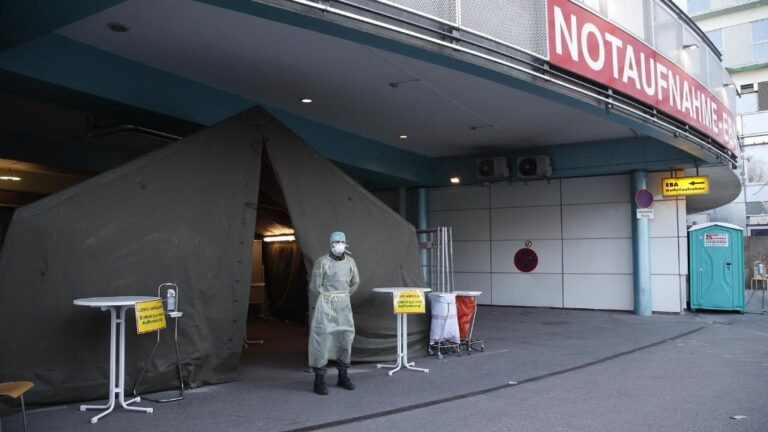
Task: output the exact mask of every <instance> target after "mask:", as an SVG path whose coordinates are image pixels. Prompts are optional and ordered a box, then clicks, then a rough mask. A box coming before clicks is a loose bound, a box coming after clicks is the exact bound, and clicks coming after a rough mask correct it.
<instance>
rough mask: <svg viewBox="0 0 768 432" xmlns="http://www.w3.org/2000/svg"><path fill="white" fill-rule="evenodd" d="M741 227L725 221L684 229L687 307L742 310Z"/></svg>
mask: <svg viewBox="0 0 768 432" xmlns="http://www.w3.org/2000/svg"><path fill="white" fill-rule="evenodd" d="M743 237H744V230H743V229H741V228H740V227H738V226H736V225H731V224H726V223H717V222H716V223H708V224H702V225H695V226H694V227H692V228H691V229H690V230H688V248H689V251H690V264H689V266H690V275H691V298H690V301H691V309H692V310H694V311H695V310H696V309H719V310H734V311H741V312H744V238H743Z"/></svg>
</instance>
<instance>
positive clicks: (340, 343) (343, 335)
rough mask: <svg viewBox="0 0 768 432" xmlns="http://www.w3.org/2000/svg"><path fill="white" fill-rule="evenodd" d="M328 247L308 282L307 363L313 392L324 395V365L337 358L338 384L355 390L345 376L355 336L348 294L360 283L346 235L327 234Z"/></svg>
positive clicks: (318, 260)
mask: <svg viewBox="0 0 768 432" xmlns="http://www.w3.org/2000/svg"><path fill="white" fill-rule="evenodd" d="M330 246H331V251H330V253H328V254H327V255H323V256H321V257H320V258H318V259H317V261H315V265H314V267H313V268H312V277H311V280H310V282H309V304H310V307H314V313H313V314H312V318H311V320H312V321H311V322H312V328H311V329H310V332H309V366H310V367H311V368H312V370H313V371H314V372H315V385H314V390H315V393H317V394H319V395H327V394H328V387H326V385H325V373H326V370H327V369H326V365H327V364H328V360H329V359H336V363H337V366H336V367H337V368H338V370H339V380H338V382H337V385H338V386H339V387H341V388H344V389H347V390H354V389H355V385H354V384H352V381H350V379H349V376H347V369H348V368H349V364H350V360H351V355H352V340H353V339H354V338H355V322H354V321H353V319H352V303H351V302H350V296H351V295H352V293H354V292H355V290H356V289H357V286H358V285H359V284H360V276H359V274H358V272H357V265H355V260H353V259H352V257H350V256H348V255H347V252H346V249H345V248H346V246H347V239H346V236H345V235H344V233H343V232H334V233H332V234H331V238H330Z"/></svg>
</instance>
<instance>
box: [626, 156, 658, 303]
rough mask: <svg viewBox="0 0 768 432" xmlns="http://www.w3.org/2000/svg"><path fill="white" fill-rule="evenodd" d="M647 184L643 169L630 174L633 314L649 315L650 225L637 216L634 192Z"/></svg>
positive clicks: (646, 220)
mask: <svg viewBox="0 0 768 432" xmlns="http://www.w3.org/2000/svg"><path fill="white" fill-rule="evenodd" d="M646 186H647V177H646V172H645V171H634V172H632V174H631V186H630V188H631V191H630V192H631V194H632V196H631V198H630V199H631V202H632V215H631V217H632V268H633V270H634V273H633V276H632V285H633V288H634V297H635V315H642V316H650V315H651V313H652V310H653V304H652V302H651V226H650V220H648V219H638V218H637V203H636V202H635V193H637V191H638V190H640V189H645V188H646Z"/></svg>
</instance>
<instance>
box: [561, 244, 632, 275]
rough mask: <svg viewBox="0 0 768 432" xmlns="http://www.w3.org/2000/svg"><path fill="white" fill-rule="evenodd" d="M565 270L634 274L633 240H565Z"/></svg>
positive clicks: (570, 271) (569, 271)
mask: <svg viewBox="0 0 768 432" xmlns="http://www.w3.org/2000/svg"><path fill="white" fill-rule="evenodd" d="M563 268H564V271H565V273H605V274H617V273H618V274H621V273H624V274H627V273H628V274H632V240H631V239H586V240H563Z"/></svg>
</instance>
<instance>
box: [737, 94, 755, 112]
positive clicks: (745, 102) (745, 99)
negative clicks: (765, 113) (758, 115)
mask: <svg viewBox="0 0 768 432" xmlns="http://www.w3.org/2000/svg"><path fill="white" fill-rule="evenodd" d="M755 111H757V93H756V92H753V93H745V94H742V95H741V97H739V98H736V114H744V113H752V112H755Z"/></svg>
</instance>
